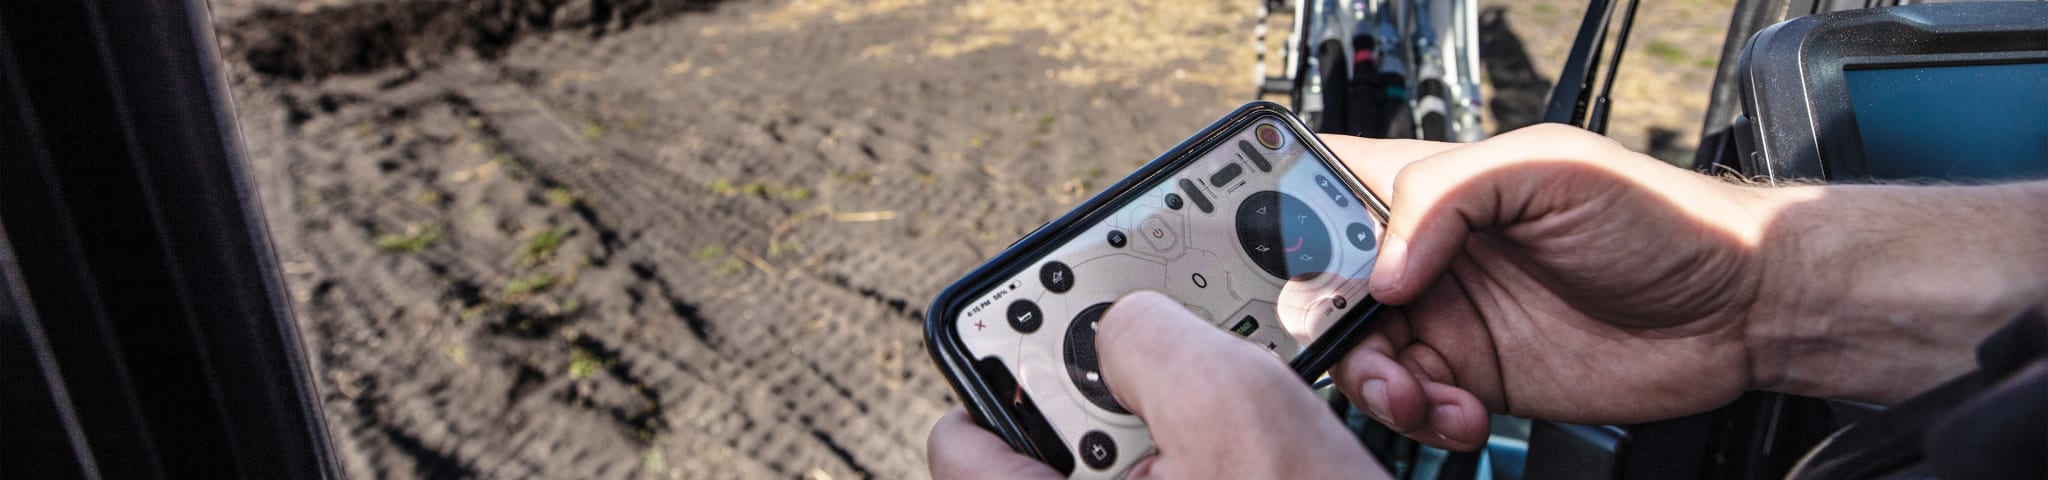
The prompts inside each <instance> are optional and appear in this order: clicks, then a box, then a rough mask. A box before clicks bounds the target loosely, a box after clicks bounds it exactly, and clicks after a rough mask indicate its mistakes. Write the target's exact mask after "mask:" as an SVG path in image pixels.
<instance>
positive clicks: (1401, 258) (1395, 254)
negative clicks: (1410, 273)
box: [1370, 232, 1408, 297]
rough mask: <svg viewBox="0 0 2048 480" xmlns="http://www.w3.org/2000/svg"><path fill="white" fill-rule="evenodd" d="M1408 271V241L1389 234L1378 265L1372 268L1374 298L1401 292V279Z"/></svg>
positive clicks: (1391, 233)
mask: <svg viewBox="0 0 2048 480" xmlns="http://www.w3.org/2000/svg"><path fill="white" fill-rule="evenodd" d="M1407 269H1408V241H1407V240H1403V239H1401V236H1400V235H1395V234H1394V233H1393V232H1387V238H1386V240H1383V241H1382V242H1381V245H1380V255H1379V260H1378V263H1376V264H1374V265H1373V267H1372V278H1371V280H1370V285H1371V287H1372V295H1373V296H1374V297H1385V296H1391V295H1392V294H1394V293H1397V292H1398V291H1399V290H1400V286H1401V277H1402V276H1404V275H1406V274H1407V272H1406V270H1407Z"/></svg>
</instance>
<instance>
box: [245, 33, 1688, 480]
mask: <svg viewBox="0 0 2048 480" xmlns="http://www.w3.org/2000/svg"><path fill="white" fill-rule="evenodd" d="M1482 3H1483V4H1491V3H1495V2H1482ZM1499 3H1502V5H1495V6H1494V7H1495V8H1493V9H1492V13H1489V17H1488V18H1489V19H1490V20H1488V22H1489V24H1491V25H1493V26H1492V27H1489V28H1488V29H1487V30H1488V32H1489V33H1488V35H1490V36H1489V37H1488V45H1495V46H1501V47H1500V48H1494V47H1492V46H1490V47H1489V51H1488V53H1487V56H1488V59H1489V60H1488V61H1489V62H1495V60H1494V59H1495V58H1500V59H1501V60H1499V63H1500V64H1502V65H1521V69H1520V70H1519V71H1514V70H1502V71H1503V72H1509V73H1510V74H1512V76H1513V78H1507V77H1503V78H1504V79H1506V81H1502V80H1494V81H1492V82H1491V83H1490V89H1491V90H1490V92H1493V94H1494V95H1495V96H1499V97H1500V98H1499V99H1491V98H1490V99H1489V100H1493V101H1495V106H1494V109H1493V111H1491V113H1490V115H1489V121H1490V122H1493V124H1495V125H1502V126H1512V125H1517V124H1520V123H1526V121H1527V120H1523V119H1522V118H1523V117H1521V116H1518V115H1527V113H1528V112H1527V110H1526V108H1524V107H1517V106H1516V105H1518V104H1526V103H1528V102H1530V101H1531V100H1530V99H1529V98H1528V96H1529V95H1531V94H1532V93H1531V92H1536V93H1533V94H1535V95H1536V97H1535V99H1534V102H1535V104H1536V105H1538V107H1537V108H1539V109H1540V104H1541V102H1542V95H1543V94H1546V93H1547V90H1548V88H1549V87H1548V82H1549V81H1550V79H1551V78H1553V77H1554V76H1555V73H1556V71H1557V69H1558V65H1559V64H1561V62H1562V56H1563V53H1562V52H1563V49H1564V48H1565V42H1568V41H1569V40H1568V37H1569V32H1570V31H1571V30H1572V29H1574V28H1576V26H1577V23H1578V21H1577V18H1578V10H1579V8H1580V7H1577V6H1571V4H1572V3H1573V2H1561V1H1560V2H1551V1H1544V2H1514V3H1512V4H1509V3H1507V2H1499ZM1659 3H1660V5H1659V6H1658V7H1663V6H1664V5H1663V4H1662V2H1659ZM1725 3H1726V2H1723V1H1720V0H1715V1H1713V2H1706V1H1694V2H1671V3H1670V4H1669V5H1670V6H1675V7H1684V8H1686V9H1691V10H1682V14H1679V13H1673V14H1657V15H1658V16H1657V17H1655V18H1656V20H1654V21H1651V20H1645V22H1646V23H1647V24H1639V25H1638V31H1639V34H1638V36H1637V38H1636V39H1635V41H1636V42H1648V41H1649V40H1644V38H1646V37H1644V35H1646V34H1647V35H1653V36H1656V38H1664V37H1663V36H1671V37H1670V38H1668V39H1664V40H1662V41H1663V42H1665V43H1667V45H1666V47H1671V48H1673V49H1676V52H1677V53H1660V54H1655V55H1634V52H1636V51H1639V50H1636V49H1634V48H1632V56H1631V58H1630V61H1631V62H1632V63H1629V65H1630V67H1629V68H1631V69H1632V70H1628V71H1625V72H1624V74H1623V80H1622V82H1624V83H1623V85H1624V87H1622V88H1617V105H1619V106H1618V107H1617V110H1616V119H1615V121H1614V125H1615V126H1616V128H1615V135H1616V136H1617V138H1622V139H1623V140H1624V141H1625V142H1626V143H1628V144H1630V145H1632V146H1636V147H1637V148H1639V149H1649V148H1650V147H1652V146H1655V141H1654V140H1653V139H1655V138H1659V135H1665V136H1667V137H1670V139H1667V140H1666V141H1667V142H1672V144H1673V145H1678V146H1680V147H1683V148H1679V147H1671V151H1679V150H1683V151H1686V152H1689V151H1690V143H1691V141H1692V140H1691V136H1693V135H1696V131H1697V129H1698V124H1699V119H1698V111H1699V108H1700V106H1701V105H1703V104H1704V102H1705V100H1706V98H1705V89H1706V85H1705V83H1704V82H1705V78H1707V73H1705V70H1707V69H1708V68H1703V67H1702V66H1700V65H1699V59H1700V58H1706V59H1708V62H1707V65H1706V66H1705V67H1711V58H1712V56H1713V55H1714V52H1718V49H1719V44H1720V38H1719V33H1718V32H1719V30H1720V29H1721V28H1723V27H1724V24H1725V16H1724V15H1721V14H1715V15H1708V14H1701V13H1698V12H1701V11H1705V12H1710V13H1711V12H1713V11H1714V10H1713V9H1714V8H1716V7H1715V5H1721V4H1725ZM1558 5H1565V6H1558ZM1256 7H1257V4H1256V3H1255V2H1251V1H1239V2H1222V3H1202V4H1185V3H1183V2H1173V1H1165V0H1146V1H1136V2H1115V3H1113V4H1111V3H1101V4H1098V3H1094V2H1086V3H1084V2H1062V1H1054V0H1023V1H1008V2H1000V1H992V0H970V1H963V2H937V1H927V0H879V1H875V2H866V3H857V2H847V1H840V0H808V1H776V2H731V3H714V2H710V1H695V0H566V1H546V0H316V1H307V2H292V1H290V0H215V2H214V4H213V8H214V15H215V23H216V27H217V28H218V30H219V33H220V40H221V42H222V47H223V48H222V52H223V56H224V57H226V60H227V61H228V62H229V64H230V69H229V71H230V75H231V82H232V83H231V89H232V90H233V91H234V93H235V95H236V106H237V109H238V110H239V115H240V121H241V123H242V134H243V137H244V140H245V142H246V143H247V144H248V148H249V153H250V159H251V162H252V163H253V165H252V167H253V168H252V171H253V172H254V175H256V178H255V179H254V180H255V181H256V183H257V185H258V191H259V193H260V195H261V197H262V199H263V203H264V208H265V211H266V215H267V216H268V217H269V222H270V227H271V230H272V235H273V237H274V238H275V240H276V245H277V246H278V249H279V251H278V254H279V255H280V257H281V260H282V264H283V265H284V268H285V273H286V276H287V278H288V282H289V289H290V291H291V292H292V296H293V301H294V308H295V310H296V313H297V315H298V317H299V320H300V322H301V326H302V329H303V330H304V332H305V338H306V339H307V342H308V345H307V350H308V353H309V354H310V356H311V357H312V358H313V361H314V365H313V368H314V369H315V371H316V374H317V376H318V377H319V378H320V379H321V381H322V384H321V386H320V388H321V390H320V394H321V396H322V398H321V400H322V402H323V407H324V408H325V409H326V414H327V417H328V423H329V427H330V430H331V433H332V437H333V439H334V442H335V447H336V448H337V449H338V451H339V452H340V458H341V459H342V461H343V463H344V465H343V467H344V469H345V470H346V472H347V473H348V474H349V475H350V476H352V477H356V478H415V477H428V478H444V477H540V478H622V477H633V478H663V477H665V478H789V477H804V478H856V477H882V478H904V477H922V476H924V475H925V473H924V453H923V450H924V436H925V433H926V431H927V430H928V429H929V427H930V424H931V422H932V421H933V420H934V419H935V418H937V416H938V415H939V414H940V413H941V412H943V411H945V410H946V409H948V408H951V407H952V406H953V405H955V404H956V403H957V402H956V401H955V400H953V399H952V398H951V396H950V394H949V392H948V389H947V387H946V385H945V381H944V380H943V379H941V378H939V376H938V374H937V372H936V371H935V370H934V369H933V368H932V367H931V366H930V362H929V360H928V359H927V357H926V355H925V353H924V346H923V344H922V331H921V321H922V319H921V316H922V314H923V309H924V308H925V306H926V304H927V303H928V302H929V301H930V299H931V298H932V296H934V295H936V294H937V293H938V291H939V290H940V289H941V288H943V287H944V286H945V285H946V284H947V283H948V282H950V281H951V280H952V279H954V278H956V277H957V276H958V275H960V274H962V273H964V272H965V271H967V270H968V269H970V268H971V267H973V266H974V265H976V264H978V263H979V262H981V261H982V260H983V259H985V258H987V257H989V256H991V255H993V254H995V253H996V252H998V251H999V250H1001V249H1002V248H1003V247H1004V246H1005V245H1007V244H1008V243H1009V242H1010V241H1011V240H1013V239H1015V238H1017V237H1018V236H1020V235H1022V234H1024V233H1026V232H1028V231H1029V230H1030V229H1031V228H1034V227H1036V226H1038V225H1039V224H1040V223H1042V222H1045V221H1047V220H1049V219H1051V218H1053V217H1055V216H1057V215H1058V214H1060V213H1062V212H1064V211H1065V210H1066V209H1067V208H1069V207H1070V206H1071V205H1073V204H1075V203H1077V202H1078V201H1080V200H1081V199H1082V198H1084V197H1085V196H1087V195H1089V194H1092V193H1094V192H1095V190H1096V189H1099V188H1101V187H1103V186H1105V185H1108V184H1109V183H1111V182H1113V181H1114V180H1115V179H1116V177H1118V176H1120V175H1121V174H1122V173H1123V172H1125V171H1128V170H1129V169H1131V168H1133V167H1135V166H1137V165H1138V164H1140V163H1142V162H1144V161H1147V160H1150V159H1151V158H1152V157H1153V156H1154V155H1156V154H1158V153H1159V152H1161V151H1164V150H1165V149H1166V148H1168V147H1170V146H1171V145H1173V144H1174V143H1177V142H1178V141H1179V140H1181V139H1182V138H1183V137H1184V136H1186V135H1188V134H1190V133H1192V132H1194V131H1195V130H1197V129H1199V128H1200V127H1201V126H1203V125H1205V124H1207V123H1208V122H1209V121H1211V120H1213V119H1214V118H1215V117H1217V116H1219V115H1221V114H1223V113H1224V112H1227V111H1228V110H1229V109H1230V108H1232V107H1234V106H1236V105H1237V104H1239V103H1241V102H1243V101H1245V100H1248V99H1250V98H1251V96H1252V94H1253V89H1252V81H1251V75H1252V73H1251V66H1252V64H1253V63H1254V62H1255V61H1256V60H1255V58H1256V57H1255V53H1254V46H1253V44H1254V42H1253V41H1252V36H1251V33H1250V32H1251V30H1252V26H1253V25H1254V24H1255V23H1256V22H1257V21H1258V18H1257V17H1256ZM1651 8H1657V7H1651ZM1721 8H1725V7H1721ZM1673 10H1674V11H1680V10H1679V9H1676V8H1674V9H1673ZM1648 18H1651V17H1646V19H1648ZM1693 23H1699V25H1693ZM1651 25H1655V26H1656V28H1651ZM1695 27H1697V28H1695ZM1645 32H1653V33H1645ZM1642 44H1644V43H1637V45H1642ZM1515 50H1520V51H1519V52H1516V51H1515ZM1664 50H1666V49H1659V51H1660V52H1661V51H1664ZM1698 52H1705V53H1698ZM1517 53H1519V54H1518V55H1517ZM1696 55H1698V56H1696ZM1643 59H1649V60H1643ZM1516 62H1519V63H1516ZM1637 77H1640V78H1646V79H1648V80H1642V81H1643V82H1646V85H1649V86H1640V87H1630V86H1627V85H1628V83H1627V82H1629V81H1630V79H1631V78H1637ZM1686 82H1692V83H1696V84H1697V85H1696V86H1689V85H1691V84H1688V83H1686ZM1673 92H1677V93H1673ZM1691 97H1698V98H1697V99H1696V100H1697V101H1696V102H1693V103H1686V102H1689V101H1692V100H1688V99H1690V98H1691ZM1672 99H1677V100H1672ZM1518 102H1519V103H1518ZM1517 108H1521V109H1520V110H1517ZM1688 109H1689V110H1688ZM1503 114H1505V115H1503ZM1658 129H1665V130H1670V131H1673V132H1677V133H1671V134H1660V133H1657V132H1658ZM1660 155H1662V154H1661V153H1660Z"/></svg>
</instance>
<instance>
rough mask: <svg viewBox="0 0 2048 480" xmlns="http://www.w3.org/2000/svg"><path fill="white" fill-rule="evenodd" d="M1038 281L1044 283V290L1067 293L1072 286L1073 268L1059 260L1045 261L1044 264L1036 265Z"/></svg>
mask: <svg viewBox="0 0 2048 480" xmlns="http://www.w3.org/2000/svg"><path fill="white" fill-rule="evenodd" d="M1038 282H1039V283H1041V284H1044V285H1045V289H1046V291H1050V292H1052V293H1067V290H1072V289H1073V288H1074V269H1073V268H1069V267H1067V264H1064V263H1060V262H1045V266H1043V267H1038Z"/></svg>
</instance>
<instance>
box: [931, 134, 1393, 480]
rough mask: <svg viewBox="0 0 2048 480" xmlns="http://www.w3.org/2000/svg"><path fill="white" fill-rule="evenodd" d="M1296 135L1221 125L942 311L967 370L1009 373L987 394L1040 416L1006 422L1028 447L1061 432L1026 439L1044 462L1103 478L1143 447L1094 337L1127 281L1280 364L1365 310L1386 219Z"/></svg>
mask: <svg viewBox="0 0 2048 480" xmlns="http://www.w3.org/2000/svg"><path fill="white" fill-rule="evenodd" d="M1298 132H1299V131H1298V130H1296V129H1294V128H1293V127H1291V126H1290V125H1289V124H1287V123H1284V122H1283V121H1281V120H1280V119H1279V118H1277V117H1270V116H1269V117H1265V118H1260V119H1259V120H1257V121H1254V122H1250V123H1247V124H1245V125H1243V126H1242V127H1240V128H1239V129H1238V130H1236V131H1234V132H1229V133H1227V134H1226V136H1224V137H1223V138H1222V140H1221V141H1220V142H1217V143H1215V144H1214V145H1213V146H1212V147H1210V148H1208V150H1207V151H1204V152H1199V153H1196V154H1195V155H1197V156H1196V157H1195V158H1194V159H1193V160H1191V161H1186V162H1183V164H1182V166H1181V167H1179V168H1178V169H1175V170H1170V171H1167V172H1164V173H1161V174H1158V175H1155V176H1153V177H1152V180H1149V181H1148V183H1147V184H1142V185H1140V186H1138V187H1137V190H1136V191H1135V192H1134V193H1131V194H1126V195H1124V196H1122V197H1121V199H1120V200H1119V201H1118V202H1116V203H1112V204H1109V205H1107V206H1105V207H1103V208H1104V211H1106V212H1107V213H1106V214H1101V215H1095V216H1093V217H1092V218H1094V220H1092V223H1090V224H1087V225H1086V226H1085V227H1076V228H1072V229H1068V233H1067V234H1065V236H1064V237H1063V238H1060V239H1056V240H1054V241H1053V242H1054V244H1055V245H1056V246H1055V247H1053V248H1051V249H1049V250H1046V251H1045V253H1043V254H1042V255H1040V256H1038V257H1037V258H1035V259H1032V260H1031V261H1030V263H1029V264H1028V266H1027V267H1025V268H1023V269H1022V270H1021V271H1018V272H1017V273H1015V274H1014V275H1012V276H1010V277H1008V278H1006V279H1004V280H1003V281H1001V282H997V283H993V286H992V287H990V288H988V289H986V290H984V291H981V292H977V293H975V294H974V295H975V296H974V297H973V298H974V300H972V301H971V302H970V303H968V304H967V305H970V306H969V307H967V308H963V309H961V310H960V313H959V315H958V316H957V317H955V318H954V319H953V322H954V329H955V331H957V332H958V334H959V336H960V341H961V345H962V346H963V347H964V348H965V350H966V351H967V353H968V354H969V355H970V356H971V357H972V358H974V359H975V362H974V364H975V365H976V367H975V368H979V369H1001V370H1002V371H1000V372H984V374H983V377H984V378H990V377H996V378H1005V379H1006V380H1005V383H1008V382H1010V381H1012V380H1013V381H1014V386H1006V387H1005V388H1000V389H999V390H1002V391H1000V392H997V393H996V395H997V396H999V397H1001V398H1000V399H999V400H1000V401H1001V402H1004V403H1005V404H1006V408H1020V409H1021V408H1023V407H1024V406H1025V405H1027V404H1028V405H1031V406H1032V407H1033V408H1035V410H1036V411H1037V412H1038V413H1040V414H1042V418H1035V419H1030V420H1027V421H1023V422H1019V423H1020V425H1021V428H1022V429H1024V430H1026V431H1025V432H1024V434H1025V436H1027V437H1030V438H1032V439H1034V440H1033V442H1034V443H1044V442H1058V445H1057V447H1055V448H1040V449H1039V450H1041V452H1043V453H1042V454H1043V455H1045V456H1049V457H1057V458H1051V459H1048V463H1049V464H1052V465H1054V466H1055V468H1058V469H1061V470H1063V473H1067V474H1068V475H1070V476H1071V477H1073V478H1114V477H1117V476H1120V475H1121V474H1122V472H1124V471H1126V470H1128V469H1129V468H1130V466H1131V465H1132V464H1134V463H1135V462H1137V461H1138V459H1141V458H1143V457H1145V456H1147V455H1149V454H1150V453H1152V452H1153V450H1154V447H1153V444H1152V441H1151V438H1150V435H1149V434H1147V432H1146V430H1145V426H1144V423H1143V422H1142V421H1140V420H1139V419H1138V417H1136V416H1134V415H1132V414H1131V413H1130V412H1129V411H1128V410H1127V409H1126V408H1124V406H1123V405H1121V404H1120V403H1118V401H1117V399H1116V397H1115V396H1114V395H1112V393H1111V391H1110V389H1109V385H1108V383H1107V382H1105V381H1104V379H1103V377H1102V372H1101V370H1100V361H1099V358H1098V356H1097V352H1096V349H1095V337H1096V335H1095V332H1096V327H1097V326H1098V323H1099V320H1100V319H1101V318H1102V315H1103V313H1105V312H1107V311H1108V310H1109V307H1110V304H1111V303H1112V302H1114V301H1116V299H1117V298H1119V297H1121V296H1123V295H1125V294H1127V293H1130V292H1134V291H1139V290H1155V291H1159V292H1162V293H1165V294H1166V295H1168V296H1170V297H1172V298H1174V299H1176V300H1178V301H1180V302H1181V303H1182V304H1184V305H1186V306H1187V308H1188V310H1190V311H1192V312H1194V313H1195V315H1197V316H1199V317H1201V318H1203V319H1205V320H1207V321H1209V323H1211V324H1213V325H1215V326H1216V327H1217V328H1220V329H1223V330H1226V331H1229V332H1231V333H1233V334H1236V335H1238V336H1240V337H1243V338H1245V339H1246V340H1247V341H1250V342H1252V343H1253V344H1256V345H1258V346H1259V348H1262V349H1266V350H1268V351H1271V352H1273V353H1274V354H1275V355H1276V356H1278V357H1279V358H1280V359H1282V360H1286V359H1291V358H1294V356H1295V355H1297V354H1300V353H1301V352H1302V349H1303V347H1304V346H1306V345H1308V344H1309V343H1310V342H1311V341H1312V340H1313V339H1314V335H1317V334H1320V333H1321V332H1323V331H1325V330H1327V329H1329V328H1330V327H1331V324H1332V323H1334V322H1336V321H1338V320H1339V319H1342V318H1344V317H1345V314H1346V313H1347V312H1351V311H1354V310H1358V309H1363V308H1366V305H1365V304H1367V303H1369V302H1370V301H1371V300H1370V299H1369V298H1368V297H1367V295H1366V293H1367V291H1366V290H1367V286H1366V278H1367V276H1368V275H1369V274H1370V272H1371V270H1372V266H1373V259H1374V257H1375V256H1376V255H1377V254H1378V248H1379V245H1378V243H1379V240H1380V237H1381V232H1382V230H1383V228H1384V227H1383V225H1384V222H1383V221H1382V220H1381V218H1380V215H1381V214H1380V213H1379V211H1378V210H1377V209H1376V208H1375V206H1376V205H1377V203H1376V202H1374V203H1368V202H1367V201H1365V200H1364V199H1362V198H1361V197H1360V196H1359V195H1358V194H1356V193H1354V190H1353V187H1352V185H1356V182H1355V181H1352V180H1350V179H1351V178H1352V177H1351V176H1350V175H1348V174H1343V175H1340V172H1338V171H1336V170H1333V168H1332V166H1333V165H1335V163H1334V162H1332V161H1330V160H1329V159H1325V158H1323V156H1322V154H1320V153H1318V149H1317V148H1313V147H1311V146H1310V145H1307V144H1304V139H1303V138H1302V137H1301V134H1300V133H1298ZM1311 141H1312V140H1311ZM1047 430H1049V431H1047ZM1047 447H1052V446H1047Z"/></svg>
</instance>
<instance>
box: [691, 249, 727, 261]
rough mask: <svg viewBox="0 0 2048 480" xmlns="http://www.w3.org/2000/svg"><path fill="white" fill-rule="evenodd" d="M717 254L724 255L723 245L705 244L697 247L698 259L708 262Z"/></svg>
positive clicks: (715, 257) (716, 256)
mask: <svg viewBox="0 0 2048 480" xmlns="http://www.w3.org/2000/svg"><path fill="white" fill-rule="evenodd" d="M719 255H725V246H724V245H705V246H704V248H699V249H697V259H698V260H703V261H707V262H709V261H712V260H715V259H717V258H718V256H719Z"/></svg>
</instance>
